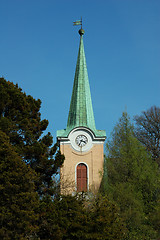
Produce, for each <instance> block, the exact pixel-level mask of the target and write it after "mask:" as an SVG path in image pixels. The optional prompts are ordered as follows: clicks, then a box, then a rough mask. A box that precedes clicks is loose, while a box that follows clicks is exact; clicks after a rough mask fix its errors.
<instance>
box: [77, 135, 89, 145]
mask: <svg viewBox="0 0 160 240" xmlns="http://www.w3.org/2000/svg"><path fill="white" fill-rule="evenodd" d="M75 142H76V144H77V145H78V146H79V147H84V146H85V145H86V144H87V142H88V139H87V137H86V136H85V135H78V136H77V137H76V139H75Z"/></svg>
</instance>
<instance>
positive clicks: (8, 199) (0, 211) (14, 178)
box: [0, 131, 39, 240]
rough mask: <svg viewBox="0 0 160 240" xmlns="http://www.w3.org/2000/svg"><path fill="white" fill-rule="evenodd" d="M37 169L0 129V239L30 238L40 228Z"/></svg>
mask: <svg viewBox="0 0 160 240" xmlns="http://www.w3.org/2000/svg"><path fill="white" fill-rule="evenodd" d="M34 181H35V173H34V171H33V170H32V169H31V168H30V167H29V166H27V165H26V164H25V163H24V162H23V161H22V159H21V158H20V157H19V156H18V154H17V153H16V152H15V148H14V147H13V146H11V145H10V143H9V138H8V137H7V136H6V134H5V133H3V132H2V131H0V226H1V228H0V239H7V240H9V239H11V240H14V239H15V240H17V239H28V238H27V237H28V236H31V235H32V236H34V235H35V234H36V231H37V226H36V221H37V219H38V215H37V213H36V208H37V207H38V204H39V201H38V195H37V193H36V192H35V186H34Z"/></svg>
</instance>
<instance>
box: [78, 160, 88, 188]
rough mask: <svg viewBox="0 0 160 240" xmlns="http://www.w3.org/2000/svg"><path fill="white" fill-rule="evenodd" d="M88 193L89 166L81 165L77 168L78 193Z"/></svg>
mask: <svg viewBox="0 0 160 240" xmlns="http://www.w3.org/2000/svg"><path fill="white" fill-rule="evenodd" d="M82 191H85V192H86V191H87V166H86V165H85V164H84V163H80V164H78V166H77V192H82Z"/></svg>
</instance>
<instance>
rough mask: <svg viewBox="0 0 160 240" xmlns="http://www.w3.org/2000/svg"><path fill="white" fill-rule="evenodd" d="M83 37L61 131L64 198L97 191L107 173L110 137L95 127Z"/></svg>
mask: <svg viewBox="0 0 160 240" xmlns="http://www.w3.org/2000/svg"><path fill="white" fill-rule="evenodd" d="M79 34H80V45H79V52H78V58H77V65H76V71H75V77H74V84H73V91H72V97H71V103H70V110H69V115H68V122H67V128H66V129H63V130H58V131H57V141H58V143H59V145H60V151H61V153H63V154H64V155H65V160H64V164H63V166H62V168H61V170H60V175H61V193H62V194H68V193H69V194H74V193H75V192H82V191H90V190H91V191H97V190H98V189H99V187H100V183H101V179H102V173H103V144H104V141H105V138H106V133H105V131H104V130H97V129H96V126H95V120H94V114H93V108H92V99H91V93H90V86H89V80H88V73H87V65H86V58H85V52H84V45H83V35H84V30H83V29H82V28H81V29H80V30H79Z"/></svg>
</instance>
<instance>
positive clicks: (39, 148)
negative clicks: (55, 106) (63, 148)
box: [0, 78, 64, 195]
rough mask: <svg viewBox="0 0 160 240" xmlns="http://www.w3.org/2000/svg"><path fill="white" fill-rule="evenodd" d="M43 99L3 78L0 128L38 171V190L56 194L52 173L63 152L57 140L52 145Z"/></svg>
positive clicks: (0, 91)
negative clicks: (35, 97)
mask: <svg viewBox="0 0 160 240" xmlns="http://www.w3.org/2000/svg"><path fill="white" fill-rule="evenodd" d="M40 107H41V101H40V100H39V99H38V100H35V99H34V98H33V97H31V96H30V95H26V94H25V93H23V92H22V89H21V88H19V87H18V85H14V84H13V83H11V82H9V81H6V80H5V79H4V78H0V130H1V131H3V132H4V133H5V134H6V135H7V136H8V137H9V142H10V144H11V145H12V146H14V148H15V151H16V152H17V154H18V155H19V156H21V158H22V159H23V161H24V162H25V163H26V164H29V165H30V166H31V168H32V169H34V170H35V171H36V173H37V176H38V178H37V179H36V190H37V192H38V193H39V194H40V195H44V194H50V195H53V192H54V188H53V178H52V177H53V175H54V174H57V173H58V169H59V167H60V166H61V165H62V163H63V161H64V156H63V155H61V153H60V151H59V150H58V146H57V144H55V145H54V146H53V147H52V143H53V138H52V136H51V134H50V133H47V134H46V135H44V131H45V130H46V128H47V126H48V121H47V120H46V119H44V120H41V114H40Z"/></svg>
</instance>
